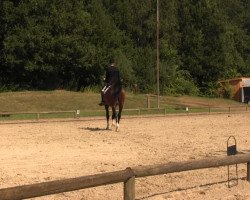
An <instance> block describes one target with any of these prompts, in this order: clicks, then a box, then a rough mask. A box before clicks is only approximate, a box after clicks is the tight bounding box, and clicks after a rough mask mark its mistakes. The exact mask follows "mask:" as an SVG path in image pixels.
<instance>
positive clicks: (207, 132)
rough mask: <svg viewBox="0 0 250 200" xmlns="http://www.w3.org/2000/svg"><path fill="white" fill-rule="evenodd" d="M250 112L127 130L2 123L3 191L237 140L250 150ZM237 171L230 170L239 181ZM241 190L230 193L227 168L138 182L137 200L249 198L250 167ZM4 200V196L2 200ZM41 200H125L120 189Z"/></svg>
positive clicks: (206, 152)
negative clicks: (249, 175) (232, 136)
mask: <svg viewBox="0 0 250 200" xmlns="http://www.w3.org/2000/svg"><path fill="white" fill-rule="evenodd" d="M249 117H250V113H248V114H232V115H230V116H228V115H224V114H223V115H202V116H171V117H151V118H127V119H122V121H121V125H120V128H121V129H120V131H119V132H115V131H112V130H109V131H107V130H105V129H104V128H105V127H106V122H105V120H94V119H92V120H90V121H74V122H73V121H71V122H48V123H18V124H3V123H0V138H1V139H0V188H6V187H12V186H17V185H24V184H30V183H38V182H44V181H49V180H58V179H64V178H71V177H77V176H84V175H91V174H98V173H102V172H110V171H116V170H122V169H125V168H126V167H134V166H138V165H152V164H161V163H168V162H170V161H184V160H194V159H199V158H206V157H213V156H220V155H226V141H227V138H228V137H229V136H230V135H234V136H235V137H236V139H237V143H238V150H239V151H241V152H245V153H249V152H250V123H249ZM234 170H235V168H234V166H231V167H230V171H231V172H232V174H231V177H235V173H234V172H235V171H234ZM238 173H239V178H240V179H239V184H238V185H237V186H234V187H231V188H228V187H227V167H220V168H215V169H214V168H212V169H203V170H195V171H190V172H181V173H173V174H167V175H159V176H152V177H147V178H138V179H136V199H147V200H165V199H171V200H173V199H177V200H178V199H190V200H193V199H215V200H217V199H218V200H219V199H226V200H233V199H236V200H246V199H250V183H249V182H247V181H246V180H245V179H246V164H241V165H238ZM0 199H1V198H0ZM35 199H46V200H47V199H48V200H51V199H59V200H62V199H67V200H68V199H76V200H78V199H82V200H85V199H91V200H92V199H94V200H103V199H109V200H116V199H119V200H120V199H123V184H113V185H108V186H101V187H96V188H91V189H85V190H80V191H76V192H67V193H62V194H57V195H50V196H45V197H40V198H35Z"/></svg>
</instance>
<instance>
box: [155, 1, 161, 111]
mask: <svg viewBox="0 0 250 200" xmlns="http://www.w3.org/2000/svg"><path fill="white" fill-rule="evenodd" d="M156 22H157V25H156V54H157V55H156V57H157V58H156V71H157V107H158V108H160V80H159V79H160V72H159V62H160V61H159V60H160V55H159V54H160V52H159V27H160V20H159V0H157V11H156Z"/></svg>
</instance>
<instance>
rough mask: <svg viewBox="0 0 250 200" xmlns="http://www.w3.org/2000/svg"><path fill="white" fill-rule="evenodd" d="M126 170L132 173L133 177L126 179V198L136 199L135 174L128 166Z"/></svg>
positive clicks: (125, 199) (127, 199)
mask: <svg viewBox="0 0 250 200" xmlns="http://www.w3.org/2000/svg"><path fill="white" fill-rule="evenodd" d="M126 170H128V171H129V173H131V177H130V178H129V179H128V180H126V181H124V196H123V198H124V200H135V175H134V172H133V170H132V169H131V168H130V167H128V168H127V169H126Z"/></svg>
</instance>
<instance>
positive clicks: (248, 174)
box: [247, 162, 250, 182]
mask: <svg viewBox="0 0 250 200" xmlns="http://www.w3.org/2000/svg"><path fill="white" fill-rule="evenodd" d="M247 181H249V182H250V162H248V163H247Z"/></svg>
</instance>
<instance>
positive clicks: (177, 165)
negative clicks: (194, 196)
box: [0, 153, 250, 200]
mask: <svg viewBox="0 0 250 200" xmlns="http://www.w3.org/2000/svg"><path fill="white" fill-rule="evenodd" d="M242 163H247V176H246V177H247V178H246V179H247V181H250V153H248V154H237V155H233V156H224V157H216V158H206V159H200V160H192V161H182V162H171V163H167V164H160V165H149V166H138V167H133V168H126V169H125V170H120V171H115V172H109V173H102V174H96V175H90V176H82V177H77V178H69V179H64V180H56V181H49V182H43V183H36V184H31V185H24V186H17V187H11V188H5V189H0V199H1V200H17V199H27V198H33V197H41V196H46V195H51V194H58V193H62V192H69V191H75V190H80V189H85V188H91V187H97V186H102V185H107V184H115V183H120V182H123V183H124V200H134V199H135V178H139V177H146V176H154V175H161V174H168V173H174V172H183V171H190V170H197V169H205V168H213V167H221V166H228V165H234V164H242Z"/></svg>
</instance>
